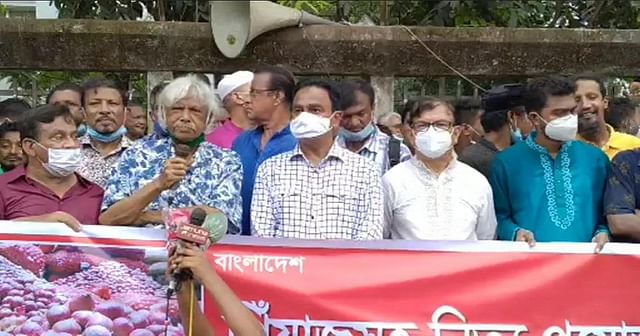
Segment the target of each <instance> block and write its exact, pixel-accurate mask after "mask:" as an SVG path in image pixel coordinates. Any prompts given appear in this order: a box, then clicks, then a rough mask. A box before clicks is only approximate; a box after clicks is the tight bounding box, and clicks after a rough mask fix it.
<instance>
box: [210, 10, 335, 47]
mask: <svg viewBox="0 0 640 336" xmlns="http://www.w3.org/2000/svg"><path fill="white" fill-rule="evenodd" d="M210 17H211V30H212V31H213V39H214V40H215V43H216V45H217V46H218V49H219V50H220V52H222V54H223V55H224V56H226V57H228V58H235V57H237V56H238V55H240V53H241V52H242V50H243V49H244V48H245V47H246V46H247V44H249V42H251V40H253V39H254V38H255V37H256V36H258V35H260V34H262V33H266V32H268V31H271V30H275V29H279V28H284V27H291V26H299V25H314V24H323V25H327V24H330V25H336V24H338V23H336V22H333V21H330V20H325V19H323V18H321V17H318V16H315V15H312V14H309V13H307V12H305V11H301V10H297V9H294V8H290V7H286V6H282V5H278V4H276V3H273V2H271V1H211V16H210Z"/></svg>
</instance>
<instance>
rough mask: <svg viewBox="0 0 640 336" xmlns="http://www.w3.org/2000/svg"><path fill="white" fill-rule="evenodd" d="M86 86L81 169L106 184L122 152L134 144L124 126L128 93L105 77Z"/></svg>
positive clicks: (81, 171) (91, 178) (90, 177)
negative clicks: (84, 131) (127, 135)
mask: <svg viewBox="0 0 640 336" xmlns="http://www.w3.org/2000/svg"><path fill="white" fill-rule="evenodd" d="M82 90H83V100H84V101H83V103H84V111H85V116H86V122H87V134H86V135H85V136H83V137H81V138H80V139H79V140H80V144H81V146H82V165H81V166H80V168H79V169H78V172H79V173H80V175H82V176H84V177H85V178H86V179H88V180H89V181H91V182H94V183H95V184H97V185H99V186H101V187H103V188H104V186H105V185H106V184H107V180H108V179H109V176H110V175H111V169H112V168H113V167H114V166H115V164H116V163H117V162H118V159H119V158H120V155H121V154H122V152H124V150H125V149H127V148H128V147H130V146H131V145H132V144H133V142H132V141H131V140H129V138H127V137H126V134H127V129H126V128H125V127H124V121H125V119H126V112H125V106H126V105H127V95H126V93H125V92H124V91H122V90H121V89H120V88H119V87H118V86H117V85H116V83H114V82H112V81H110V80H105V79H92V80H89V81H88V82H86V83H85V84H84V86H83V88H82Z"/></svg>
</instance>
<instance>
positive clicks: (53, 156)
mask: <svg viewBox="0 0 640 336" xmlns="http://www.w3.org/2000/svg"><path fill="white" fill-rule="evenodd" d="M38 145H40V146H41V147H42V148H44V149H46V150H47V154H48V160H47V161H48V162H46V163H45V162H43V163H42V166H43V167H44V169H46V170H47V171H48V172H49V174H51V175H53V176H56V177H66V176H69V175H71V174H73V173H74V172H75V171H76V170H77V169H78V168H79V167H80V163H81V162H82V155H81V152H80V148H47V147H45V146H43V145H41V144H40V143H38Z"/></svg>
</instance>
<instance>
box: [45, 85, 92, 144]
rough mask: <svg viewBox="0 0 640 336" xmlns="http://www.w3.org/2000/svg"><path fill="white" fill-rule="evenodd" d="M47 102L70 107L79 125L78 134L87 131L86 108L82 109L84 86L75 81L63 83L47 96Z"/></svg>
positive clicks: (81, 134)
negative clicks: (85, 121)
mask: <svg viewBox="0 0 640 336" xmlns="http://www.w3.org/2000/svg"><path fill="white" fill-rule="evenodd" d="M47 104H52V105H64V106H66V107H67V108H69V112H71V115H72V116H73V120H74V121H75V122H76V124H77V125H78V136H79V137H81V136H83V135H85V133H87V125H86V124H85V123H84V110H83V109H82V88H81V87H80V86H79V85H77V84H74V83H62V84H60V85H58V86H56V87H54V88H53V89H52V90H51V91H50V92H49V95H48V96H47Z"/></svg>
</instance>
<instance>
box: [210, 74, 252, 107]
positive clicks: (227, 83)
mask: <svg viewBox="0 0 640 336" xmlns="http://www.w3.org/2000/svg"><path fill="white" fill-rule="evenodd" d="M252 80H253V72H251V71H236V72H234V73H232V74H230V75H226V76H224V77H223V78H222V80H221V81H220V83H218V89H217V92H218V96H220V100H224V98H225V97H226V96H228V95H229V94H230V93H231V92H233V90H235V89H237V88H239V87H241V86H243V85H245V84H247V83H251V81H252Z"/></svg>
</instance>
